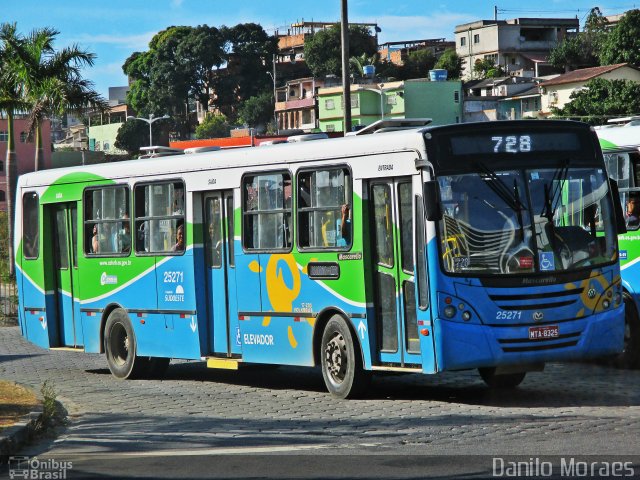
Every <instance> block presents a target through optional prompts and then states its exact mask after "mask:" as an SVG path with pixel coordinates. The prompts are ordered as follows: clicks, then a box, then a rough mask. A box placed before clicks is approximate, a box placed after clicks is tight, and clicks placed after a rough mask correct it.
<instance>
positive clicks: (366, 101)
mask: <svg viewBox="0 0 640 480" xmlns="http://www.w3.org/2000/svg"><path fill="white" fill-rule="evenodd" d="M318 112H319V124H320V125H319V126H320V130H321V131H323V132H339V131H343V125H344V123H343V115H344V107H343V101H342V86H338V87H330V88H321V89H319V90H318ZM390 118H431V119H432V120H433V122H432V125H444V124H449V123H458V122H460V121H462V82H460V81H445V82H432V81H429V80H427V79H415V80H405V81H401V82H388V83H377V84H376V83H371V84H356V85H351V122H352V126H353V127H354V128H357V127H362V126H366V125H370V124H372V123H374V122H375V121H377V120H384V119H390Z"/></svg>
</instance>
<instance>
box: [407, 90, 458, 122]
mask: <svg viewBox="0 0 640 480" xmlns="http://www.w3.org/2000/svg"><path fill="white" fill-rule="evenodd" d="M404 92H405V118H431V119H433V122H432V123H431V125H447V124H451V123H460V122H462V82H460V81H459V80H451V81H447V82H430V81H428V80H426V79H417V80H407V81H406V82H405V84H404Z"/></svg>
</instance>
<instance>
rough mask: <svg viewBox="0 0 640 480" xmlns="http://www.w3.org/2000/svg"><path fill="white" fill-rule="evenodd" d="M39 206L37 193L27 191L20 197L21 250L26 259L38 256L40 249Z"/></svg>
mask: <svg viewBox="0 0 640 480" xmlns="http://www.w3.org/2000/svg"><path fill="white" fill-rule="evenodd" d="M39 206H40V202H39V199H38V194H37V193H34V192H29V193H26V194H25V195H24V197H22V238H23V246H22V251H23V253H24V258H27V259H35V258H38V252H39V251H40V222H39V218H38V210H39Z"/></svg>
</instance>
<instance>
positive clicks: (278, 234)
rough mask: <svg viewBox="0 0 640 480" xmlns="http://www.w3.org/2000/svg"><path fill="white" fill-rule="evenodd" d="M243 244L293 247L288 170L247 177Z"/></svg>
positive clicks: (257, 247)
mask: <svg viewBox="0 0 640 480" xmlns="http://www.w3.org/2000/svg"><path fill="white" fill-rule="evenodd" d="M242 184H243V187H242V189H243V195H244V200H243V212H242V213H243V222H244V228H243V230H242V243H243V246H244V248H245V249H247V250H277V251H283V250H287V249H290V248H291V176H290V175H289V173H288V172H278V173H264V174H260V175H250V176H245V177H244V179H243V181H242Z"/></svg>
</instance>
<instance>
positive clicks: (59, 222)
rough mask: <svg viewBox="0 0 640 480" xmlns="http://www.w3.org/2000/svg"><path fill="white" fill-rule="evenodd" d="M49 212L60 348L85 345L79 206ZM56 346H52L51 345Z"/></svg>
mask: <svg viewBox="0 0 640 480" xmlns="http://www.w3.org/2000/svg"><path fill="white" fill-rule="evenodd" d="M48 209H49V218H50V219H51V223H52V227H53V244H52V245H51V248H52V249H53V251H52V254H53V255H52V256H53V262H54V266H55V275H54V280H55V283H56V284H55V288H54V292H55V296H56V305H57V311H56V316H57V326H58V332H59V342H60V344H59V346H64V347H78V346H81V345H83V343H84V341H83V335H82V327H81V325H80V306H79V304H78V302H77V301H75V300H74V299H77V298H78V297H79V295H78V285H79V283H78V256H77V255H78V235H77V233H78V223H77V221H78V207H77V205H76V203H63V204H55V205H52V206H50V207H48ZM52 346H53V345H52Z"/></svg>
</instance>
